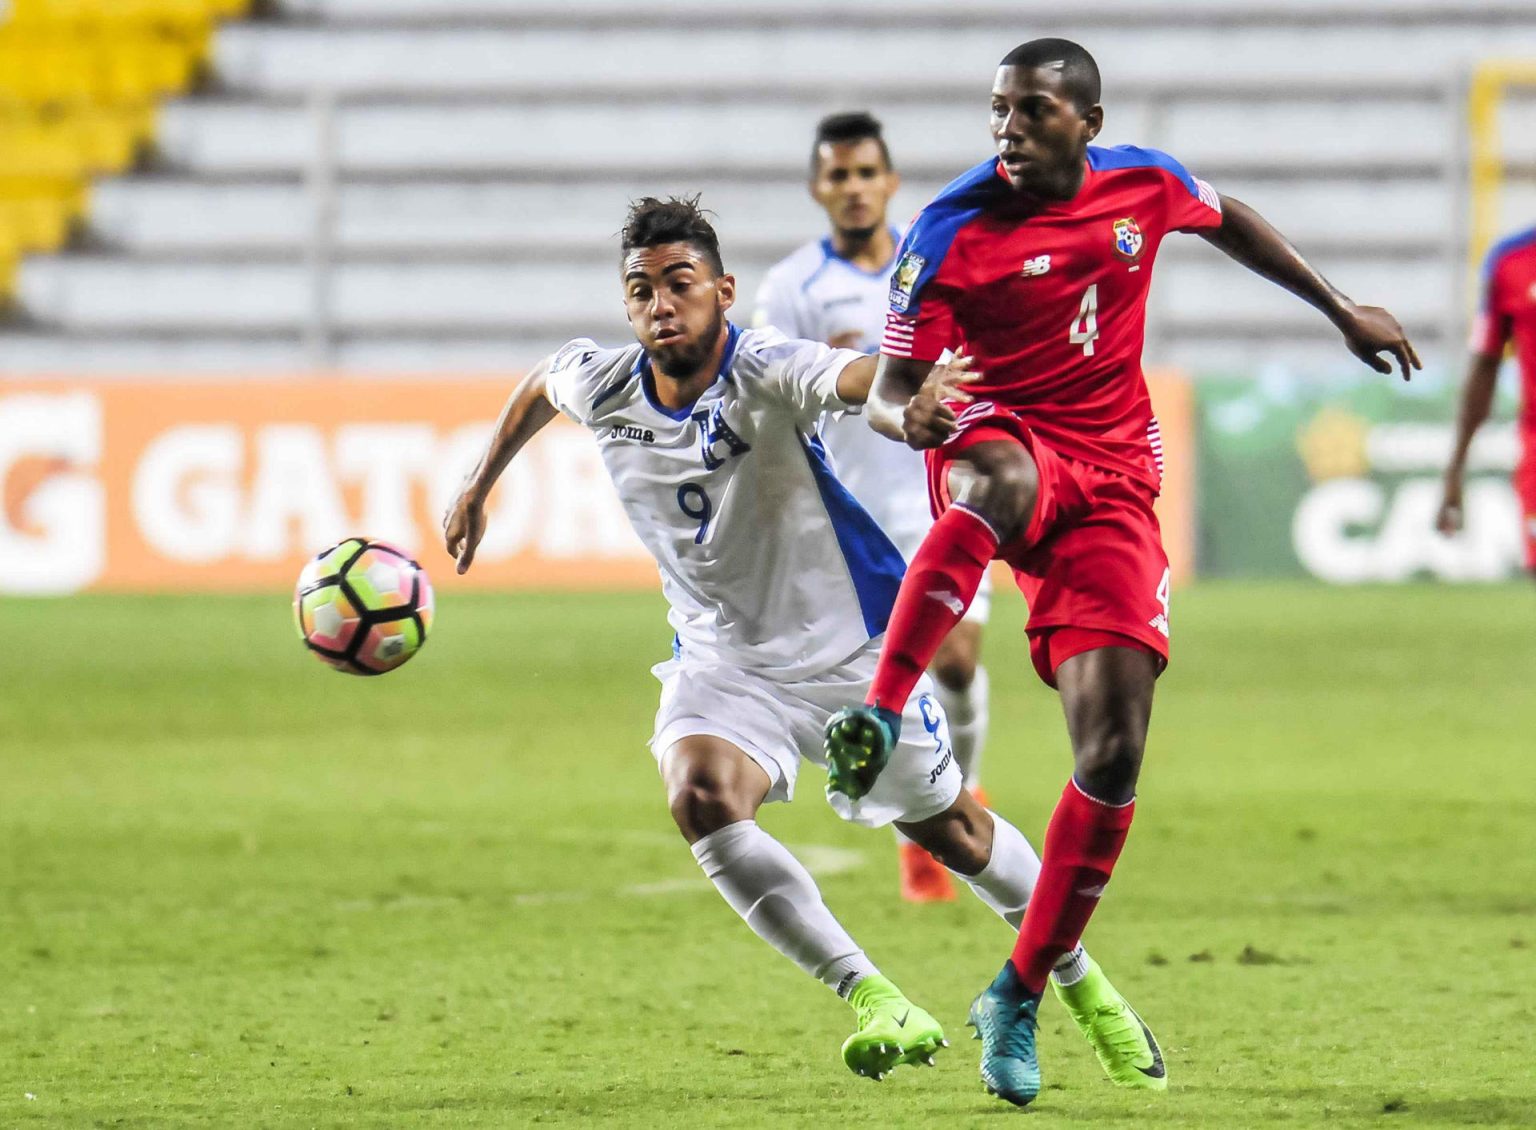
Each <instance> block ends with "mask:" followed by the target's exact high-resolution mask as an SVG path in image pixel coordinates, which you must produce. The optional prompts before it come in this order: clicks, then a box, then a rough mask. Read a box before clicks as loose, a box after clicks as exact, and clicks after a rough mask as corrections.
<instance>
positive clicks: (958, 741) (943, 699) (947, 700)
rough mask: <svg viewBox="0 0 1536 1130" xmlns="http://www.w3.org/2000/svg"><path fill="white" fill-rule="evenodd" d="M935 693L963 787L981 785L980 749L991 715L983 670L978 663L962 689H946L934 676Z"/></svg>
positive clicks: (987, 682) (986, 681)
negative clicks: (946, 721) (968, 682)
mask: <svg viewBox="0 0 1536 1130" xmlns="http://www.w3.org/2000/svg"><path fill="white" fill-rule="evenodd" d="M933 684H934V687H935V692H934V693H935V696H936V697H937V698H938V700H939V705H940V706H942V707H943V708H944V714H945V716H946V717H947V718H948V719H949V742H950V745H952V746H953V747H954V750H955V764H956V765H958V766H960V775H961V777H962V778H963V779H964V781H965V787H966V788H968V789H974V788H976V786H978V785H980V784H981V749H982V747H983V746H984V745H986V744H987V723H988V721H989V720H990V718H991V710H990V705H991V695H990V694H989V690H990V687H991V683H990V682H989V680H988V679H987V669H986V668H985V667H981V666H978V667H977V668H976V677H975V678H974V679H972V680H971V685H970V686H968V687H966V688H965V690H963V691H954V690H950V689H949V688H948V687H946V686H945V685H944V684H943V683H941V682H939V681H938V680H937V679H935V680H934V681H933Z"/></svg>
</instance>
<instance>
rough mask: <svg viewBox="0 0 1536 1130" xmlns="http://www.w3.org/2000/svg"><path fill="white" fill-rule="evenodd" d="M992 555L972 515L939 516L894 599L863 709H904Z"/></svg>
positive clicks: (993, 547) (956, 509)
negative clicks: (868, 706)
mask: <svg viewBox="0 0 1536 1130" xmlns="http://www.w3.org/2000/svg"><path fill="white" fill-rule="evenodd" d="M996 552H997V535H996V534H994V533H993V532H992V527H991V526H989V525H987V523H986V522H984V521H983V520H982V519H981V518H980V517H978V516H977V515H976V514H975V513H974V512H972V511H970V510H967V509H966V508H965V507H963V506H951V507H950V508H949V509H948V510H946V511H944V513H943V514H941V515H940V516H939V520H938V521H937V522H935V523H934V524H933V528H932V529H930V530H929V531H928V536H927V537H925V538H924V539H923V544H922V545H921V546H920V547H919V548H918V551H917V553H916V555H915V556H914V557H913V558H912V563H911V564H910V565H908V566H907V575H906V576H905V577H904V578H903V579H902V582H901V591H900V592H898V593H897V594H896V607H895V608H893V609H892V610H891V620H890V623H889V624H888V625H887V626H886V629H885V643H884V645H882V646H881V648H880V661H879V663H877V664H876V666H875V678H874V681H873V682H872V683H870V685H869V696H868V697H867V698H865V700H864V701H865V702H866V703H867V704H869V705H870V706H883V707H885V708H886V709H887V710H892V711H895V712H896V713H897V714H900V713H901V712H902V711H903V710H904V709H906V705H907V699H908V697H909V696H910V695H911V694H912V688H913V687H915V686H917V680H918V679H920V678H922V675H923V672H924V671H926V670H928V664H930V663H932V662H933V657H934V656H935V655H936V654H938V650H939V645H940V644H941V643H943V642H944V637H945V636H947V635H949V633H950V630H951V629H953V628H954V626H955V625H956V624H958V623H959V622H960V618H961V617H962V616H964V615H965V610H966V609H967V608H969V607H970V606H971V601H972V600H974V599H975V597H976V589H977V588H978V587H979V586H980V585H981V578H982V576H983V574H985V573H986V571H987V565H988V564H990V563H991V561H992V555H993V554H994V553H996Z"/></svg>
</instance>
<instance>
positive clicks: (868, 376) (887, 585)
mask: <svg viewBox="0 0 1536 1130" xmlns="http://www.w3.org/2000/svg"><path fill="white" fill-rule="evenodd" d="M622 248H623V260H622V266H621V270H622V272H623V275H622V277H623V289H624V301H625V307H626V310H627V312H628V315H629V319H630V325H631V327H632V328H633V331H634V335H635V337H636V339H637V341H638V344H630V345H628V346H625V347H622V348H618V349H602V348H599V347H598V346H597V345H596V344H595V343H593V342H592V341H590V340H587V339H578V340H575V341H572V342H569V343H568V344H567V345H565V346H564V347H563V348H561V349H560V350H558V351H557V352H556V353H554V354H553V355H551V356H550V357H548V358H546V359H545V360H543V361H541V362H540V363H539V364H538V365H537V366H536V367H535V368H534V370H533V372H532V373H531V374H530V375H529V376H528V377H527V378H526V379H525V380H524V381H523V382H522V383H521V384H520V385H519V386H518V388H517V389H516V391H514V392H513V394H512V396H511V398H510V399H509V400H508V402H507V406H506V408H505V410H504V411H503V413H502V416H501V419H500V420H499V421H498V423H497V427H496V431H495V433H494V434H493V436H492V437H491V440H490V444H489V446H488V448H487V450H486V452H485V454H484V456H483V457H482V459H481V460H480V463H479V464H478V466H477V467H476V468H475V470H474V472H473V473H472V474H471V476H470V478H469V480H468V481H467V483H466V485H465V487H464V489H463V490H462V491H461V493H460V495H459V497H458V499H457V500H456V501H455V502H454V503H453V504H452V506H451V507H450V508H449V511H448V513H447V515H446V516H445V517H444V520H443V525H444V535H445V544H446V547H447V549H448V552H449V553H450V554H452V555H454V556H455V557H457V558H458V570H459V572H460V573H463V572H464V571H465V570H467V569H468V568H469V567H470V565H471V564H472V562H473V560H474V556H475V549H476V546H477V545H478V544H479V542H480V539H481V537H482V536H483V534H484V532H485V523H486V514H485V502H486V499H487V497H488V495H489V494H490V491H491V488H492V487H493V486H494V485H495V483H496V480H497V479H498V478H499V477H500V475H501V473H502V472H503V471H504V470H505V469H506V467H507V465H508V464H509V463H510V462H511V460H512V458H513V456H514V455H516V454H517V452H518V451H519V450H520V449H521V448H522V447H523V446H524V445H525V444H526V443H527V442H528V440H530V439H531V438H532V437H533V436H534V435H535V434H536V433H537V432H538V431H539V430H540V429H541V428H542V427H544V425H546V424H548V423H549V422H550V420H552V419H553V418H554V416H555V414H556V412H557V411H559V412H563V413H564V414H565V415H567V416H568V417H570V418H571V419H572V420H574V421H575V422H576V423H578V424H580V425H582V426H583V427H585V428H588V429H590V430H592V431H593V432H594V433H596V436H597V441H598V444H599V446H600V448H601V451H602V457H603V462H604V465H605V466H606V468H607V470H608V473H609V475H610V476H611V478H612V479H613V482H614V485H615V487H616V488H617V489H618V491H619V494H620V496H621V498H622V500H623V503H624V509H625V513H626V515H627V516H628V518H629V520H630V523H631V524H632V525H633V526H634V529H635V532H636V533H637V534H638V535H639V536H640V538H641V540H642V541H643V542H644V543H645V545H646V548H647V549H648V550H649V551H650V552H651V554H652V555H653V556H654V557H655V559H656V563H657V565H658V566H659V568H660V571H661V580H662V591H663V593H664V595H665V596H666V599H667V602H668V604H669V605H670V613H669V617H668V619H669V621H670V623H671V625H672V627H673V628H674V630H675V632H676V636H675V637H674V644H673V656H672V659H671V660H669V661H667V662H665V663H662V664H659V665H658V666H657V667H655V668H654V669H653V670H654V673H655V674H656V676H657V678H659V679H660V680H661V682H662V692H661V704H660V707H659V709H658V711H657V715H656V727H655V733H654V736H653V737H652V739H651V749H652V752H653V753H654V754H655V756H656V760H657V764H658V766H659V767H660V770H661V774H662V777H663V780H664V781H665V784H666V788H667V799H668V804H669V806H670V808H671V812H672V816H673V819H674V820H675V822H676V824H677V827H678V830H679V831H680V832H682V834H683V837H684V838H685V839H686V840H687V841H688V843H689V844H690V845H692V848H693V854H694V858H695V859H696V860H697V861H698V863H699V866H700V867H701V868H702V869H703V870H704V873H705V874H706V875H707V876H708V877H709V879H710V881H711V882H713V883H714V884H715V886H716V888H717V889H718V890H719V892H720V894H721V896H722V897H723V898H724V899H725V900H726V902H727V903H729V904H730V906H731V907H732V908H733V909H734V910H735V911H736V912H737V913H738V914H740V915H741V917H742V918H743V919H744V920H745V921H746V923H747V925H748V926H750V927H751V928H752V930H753V931H754V932H755V933H757V934H758V936H759V937H761V938H762V939H763V940H764V941H766V942H768V944H770V945H771V946H773V947H774V948H775V949H777V950H778V951H779V952H780V953H781V954H783V955H784V956H785V957H787V958H789V959H790V960H791V961H793V962H794V963H795V964H796V965H798V966H799V967H800V968H801V969H802V970H804V971H805V972H806V973H808V974H810V975H811V976H813V977H816V978H818V979H819V980H821V981H822V982H824V983H825V984H826V985H827V986H828V987H829V988H832V989H833V990H835V991H836V992H837V993H838V995H839V996H842V997H844V998H845V999H847V1000H848V1002H849V1003H850V1004H851V1005H852V1006H853V1008H854V1009H855V1011H856V1013H857V1015H858V1025H859V1026H858V1029H857V1031H855V1032H854V1033H853V1035H851V1036H850V1037H849V1038H848V1040H847V1041H846V1042H845V1043H844V1045H843V1060H844V1062H845V1063H846V1064H847V1065H848V1067H849V1068H850V1069H851V1070H853V1071H854V1072H856V1073H858V1074H860V1075H867V1076H872V1077H874V1078H876V1079H878V1078H880V1077H882V1076H883V1075H884V1074H885V1073H886V1072H888V1071H890V1070H892V1069H893V1068H894V1067H896V1066H898V1065H901V1064H907V1063H917V1062H929V1063H931V1062H932V1059H931V1057H932V1054H933V1053H934V1052H935V1051H936V1050H937V1049H938V1048H939V1047H940V1046H941V1045H942V1043H943V1040H944V1034H943V1030H942V1029H941V1028H940V1026H939V1024H938V1022H937V1021H935V1020H934V1019H933V1017H932V1016H930V1015H929V1014H928V1013H926V1012H924V1011H923V1010H922V1009H920V1008H918V1007H916V1006H915V1005H913V1004H912V1003H911V1002H910V1001H908V1000H907V999H906V998H905V997H904V996H903V995H902V994H901V992H900V990H898V989H897V988H896V986H895V985H893V984H892V983H891V982H890V981H889V980H887V979H886V978H885V977H883V976H881V975H880V974H879V971H878V970H877V969H876V968H875V966H874V964H873V963H872V962H870V960H869V958H868V957H867V956H866V955H865V953H864V950H863V947H861V946H859V945H858V944H857V943H855V942H854V941H853V939H852V938H851V937H850V936H849V934H848V933H847V931H846V930H844V929H843V927H842V925H841V924H839V923H838V921H837V919H836V918H834V917H833V916H832V912H831V911H830V910H828V909H827V906H826V904H825V903H824V902H823V901H822V897H821V892H820V891H819V890H818V889H817V886H816V882H815V880H814V879H812V878H811V875H810V873H809V872H808V871H806V869H805V868H804V867H803V866H802V865H801V863H800V862H799V861H798V860H797V859H796V858H795V857H794V856H793V855H792V854H790V852H789V851H788V850H787V849H786V848H785V847H784V846H783V845H782V844H781V843H779V842H778V841H777V840H776V839H774V838H773V837H772V836H771V835H769V834H768V833H767V832H766V831H765V830H764V829H762V828H761V827H759V826H758V824H757V822H756V817H757V813H758V809H759V808H760V807H761V806H762V805H763V804H764V803H765V802H768V801H787V800H789V799H791V797H792V796H793V795H794V786H795V779H796V773H797V769H798V766H799V760H800V758H801V757H805V758H809V759H811V760H813V761H817V762H820V761H821V758H822V751H821V735H822V730H823V728H824V727H825V725H826V723H827V720H828V719H829V718H830V717H831V714H832V711H833V710H834V709H836V708H837V705H838V703H839V702H841V701H842V700H844V699H845V698H846V696H847V695H848V694H849V693H855V694H856V693H858V691H859V690H861V689H863V688H864V687H867V685H868V681H869V677H870V675H871V674H872V673H873V671H874V665H875V660H876V657H877V655H878V651H879V643H878V640H879V636H880V633H882V632H883V631H884V630H885V625H886V620H887V617H888V616H889V612H890V607H891V604H892V602H893V601H894V600H895V598H896V591H897V588H898V587H899V585H900V582H901V576H902V573H903V572H904V571H905V562H904V561H903V560H902V558H901V555H900V554H899V553H898V552H897V550H896V547H895V546H894V545H893V544H892V543H891V542H890V540H889V539H888V538H886V537H885V536H884V535H883V534H882V533H881V532H880V530H879V528H878V527H877V526H876V525H875V523H874V521H873V519H871V518H870V516H869V515H868V514H867V513H865V512H864V511H863V510H862V509H861V508H860V507H859V505H858V503H857V501H855V500H854V499H853V497H852V496H851V495H849V494H848V492H847V491H846V490H845V489H844V488H843V487H842V485H841V484H840V483H839V482H838V481H837V479H836V477H835V475H834V473H833V472H832V470H831V468H830V467H828V465H827V463H826V460H825V457H824V454H823V452H822V450H821V445H820V441H819V438H818V436H817V426H818V424H819V423H820V422H821V420H822V419H823V418H824V417H825V414H826V413H828V412H842V411H846V410H848V409H849V408H850V407H853V406H857V405H861V404H863V403H864V400H865V397H866V396H867V395H868V392H869V386H870V382H871V381H872V380H873V378H874V372H875V364H876V362H875V359H874V358H873V357H871V356H869V355H867V354H861V353H857V352H854V351H852V350H840V349H834V348H832V347H830V346H828V345H825V344H823V343H820V342H810V341H791V340H788V339H786V338H785V337H784V335H783V334H782V333H780V332H778V331H777V330H774V329H760V330H759V329H754V330H749V331H746V332H743V331H741V330H739V329H737V328H736V327H735V326H733V325H731V324H730V323H729V322H728V321H727V320H726V317H725V315H726V311H727V310H729V309H730V307H731V305H732V303H733V301H734V298H735V285H736V284H735V279H734V278H733V277H732V276H730V275H728V274H726V273H725V270H724V265H723V264H722V262H721V259H720V247H719V241H718V239H717V237H716V235H715V232H714V229H713V227H712V226H711V225H710V224H709V222H708V220H707V219H705V218H704V216H703V215H702V214H701V213H700V212H699V210H698V208H697V206H696V204H695V202H694V201H692V200H670V201H662V200H657V199H653V198H647V199H644V200H641V201H639V202H638V203H636V204H635V205H633V206H632V208H631V210H630V213H629V216H628V218H627V220H626V222H625V225H624V231H623V236H622ZM936 372H940V373H947V372H948V370H936ZM949 391H950V392H951V393H953V394H955V395H957V396H961V397H962V398H963V394H962V393H960V392H958V389H956V388H950V390H949ZM769 550H771V551H769ZM913 689H914V692H915V693H913V694H912V695H911V696H910V698H909V700H908V701H907V702H906V703H905V704H904V707H903V708H904V709H905V710H906V712H907V714H908V717H907V722H908V725H907V737H906V738H905V739H903V740H902V741H901V742H900V743H898V745H897V746H896V748H895V750H894V753H893V758H892V763H891V766H890V768H889V770H888V771H887V773H885V774H884V775H883V776H882V777H881V780H880V782H879V783H878V784H877V785H876V786H875V787H874V788H873V789H871V790H868V791H866V792H864V793H862V794H861V795H860V797H859V798H858V799H857V800H854V799H851V798H850V797H849V795H848V794H849V792H850V791H851V790H850V789H849V788H848V786H847V785H846V783H844V782H841V781H839V780H838V778H837V776H836V774H835V773H834V774H831V775H830V776H829V784H828V788H827V799H828V801H829V802H830V803H831V805H832V807H833V808H834V809H835V810H836V811H837V813H838V815H840V816H841V817H843V818H844V819H845V820H849V821H851V822H853V823H856V824H862V825H865V826H868V827H879V826H881V825H883V824H889V823H892V822H896V823H898V824H899V825H900V827H901V828H902V829H903V830H904V831H905V832H906V834H907V835H909V836H911V837H912V839H913V840H915V841H916V842H918V843H921V844H922V845H924V847H925V848H926V849H927V850H929V851H931V852H933V853H934V855H936V856H937V857H938V858H940V859H942V860H943V861H944V862H945V863H946V864H947V865H948V866H950V867H952V868H953V869H954V870H955V873H956V874H959V875H960V876H961V877H962V878H964V880H965V881H966V883H967V884H969V885H970V887H971V888H972V890H973V891H974V892H975V893H976V896H977V897H978V898H980V899H981V900H982V901H983V902H984V903H986V904H987V905H988V906H989V907H991V908H992V909H993V910H994V911H996V912H997V914H998V915H999V916H1001V917H1002V918H1003V919H1004V921H1006V922H1008V923H1009V924H1010V925H1015V926H1016V925H1017V923H1018V922H1020V921H1022V919H1023V912H1024V907H1025V905H1026V904H1027V903H1028V901H1029V898H1030V893H1031V891H1032V890H1033V888H1034V882H1035V877H1036V875H1038V874H1039V868H1040V862H1039V858H1038V857H1037V856H1036V855H1035V852H1034V849H1033V848H1031V847H1030V845H1029V843H1028V842H1027V841H1026V840H1025V839H1024V837H1023V835H1021V834H1020V833H1019V831H1018V830H1017V829H1016V828H1014V827H1013V826H1012V825H1010V824H1009V823H1008V822H1007V821H1006V820H1004V819H1003V818H1002V817H1000V816H997V815H995V814H994V813H992V812H990V811H988V810H987V809H986V808H984V807H982V806H981V805H980V804H979V803H978V802H977V801H976V799H975V797H973V796H972V795H971V794H970V792H968V791H967V790H966V789H965V788H964V787H963V785H962V783H961V779H960V773H959V771H958V769H957V768H956V767H955V764H954V757H953V753H952V751H951V750H950V748H949V744H948V741H947V733H946V727H945V723H944V715H943V710H942V708H941V707H939V706H938V704H937V703H936V702H935V700H934V698H933V696H932V694H931V693H930V685H929V683H928V680H927V679H926V677H923V678H920V679H918V680H916V681H915V682H914V684H913ZM1059 956H1060V960H1059V961H1058V962H1057V963H1056V966H1057V970H1056V971H1057V975H1058V977H1062V978H1066V979H1069V980H1070V981H1071V982H1072V983H1073V984H1074V985H1075V986H1076V988H1075V989H1074V990H1073V991H1074V992H1075V993H1076V994H1077V996H1078V997H1079V998H1080V999H1081V1000H1082V1001H1083V1002H1084V1005H1085V1007H1084V1008H1083V1010H1082V1016H1083V1019H1082V1020H1080V1022H1079V1024H1080V1028H1081V1030H1082V1031H1083V1033H1084V1035H1085V1036H1086V1037H1087V1038H1088V1040H1089V1041H1090V1043H1092V1044H1093V1046H1094V1049H1095V1052H1096V1053H1097V1054H1098V1056H1099V1059H1100V1062H1101V1065H1103V1066H1104V1067H1105V1069H1106V1071H1112V1069H1113V1068H1115V1067H1119V1068H1121V1069H1122V1070H1123V1069H1125V1065H1124V1064H1123V1063H1120V1062H1119V1059H1118V1058H1117V1057H1121V1058H1123V1057H1124V1056H1125V1055H1126V1052H1127V1048H1126V1043H1125V1040H1124V1033H1123V1032H1121V1031H1120V1030H1119V1029H1118V1028H1117V1027H1116V1024H1115V1020H1116V1016H1115V1015H1113V1014H1110V1015H1106V1016H1105V1017H1103V1018H1102V1019H1101V1018H1100V1017H1099V1015H1098V1014H1097V1013H1096V1012H1095V1011H1094V1009H1093V1008H1092V1007H1089V1006H1090V1005H1091V1003H1092V1002H1093V1001H1097V1000H1101V999H1104V998H1112V999H1114V1000H1116V1001H1118V1000H1119V995H1118V994H1117V993H1116V992H1115V990H1114V988H1113V986H1111V985H1110V984H1109V982H1108V980H1107V979H1106V978H1105V977H1104V975H1103V973H1102V972H1100V971H1099V969H1098V967H1097V965H1095V964H1093V963H1092V962H1091V961H1090V959H1089V958H1088V956H1087V954H1086V953H1085V952H1083V950H1082V949H1081V948H1080V947H1077V948H1074V949H1073V950H1072V951H1071V952H1070V953H1064V954H1062V955H1059ZM1090 994H1091V995H1090ZM1131 1050H1134V1049H1131Z"/></svg>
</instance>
